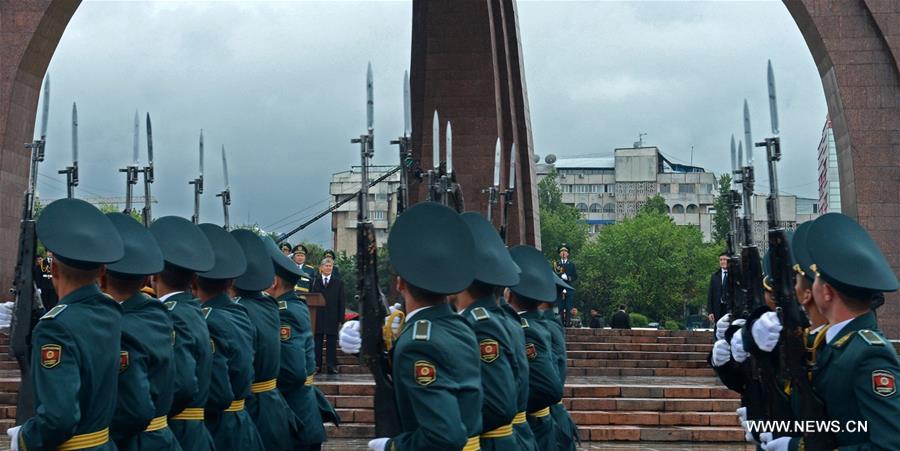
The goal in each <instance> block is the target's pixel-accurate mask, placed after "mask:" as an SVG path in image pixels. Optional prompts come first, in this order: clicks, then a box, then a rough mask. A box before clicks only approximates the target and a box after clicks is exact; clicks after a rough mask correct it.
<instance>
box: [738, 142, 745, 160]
mask: <svg viewBox="0 0 900 451" xmlns="http://www.w3.org/2000/svg"><path fill="white" fill-rule="evenodd" d="M737 155H738V164H739V165H741V164H744V143H743V142H741V141H738V154H737Z"/></svg>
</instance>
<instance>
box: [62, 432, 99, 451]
mask: <svg viewBox="0 0 900 451" xmlns="http://www.w3.org/2000/svg"><path fill="white" fill-rule="evenodd" d="M107 442H109V428H103V429H102V430H99V431H97V432H91V433H89V434H79V435H76V436H74V437H72V438H70V439H68V440H66V441H65V442H63V444H62V445H59V447H57V448H56V449H57V451H71V450H76V449H85V448H93V447H95V446H100V445H105V444H106V443H107Z"/></svg>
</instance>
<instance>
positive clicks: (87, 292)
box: [59, 283, 103, 304]
mask: <svg viewBox="0 0 900 451" xmlns="http://www.w3.org/2000/svg"><path fill="white" fill-rule="evenodd" d="M98 294H103V293H102V292H101V291H100V287H98V286H97V284H94V283H90V284H87V285H85V286H83V287H81V288H78V289H76V290H75V291H73V292H71V293H69V294H67V295H66V296H65V297H63V298H62V299H60V300H59V303H60V304H74V303H76V302H80V301H83V300H85V299H87V298H89V297H93V296H96V295H98Z"/></svg>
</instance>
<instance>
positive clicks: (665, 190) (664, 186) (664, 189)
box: [659, 183, 671, 194]
mask: <svg viewBox="0 0 900 451" xmlns="http://www.w3.org/2000/svg"><path fill="white" fill-rule="evenodd" d="M659 192H660V193H663V194H668V193H670V192H671V188H670V186H669V184H668V183H660V184H659Z"/></svg>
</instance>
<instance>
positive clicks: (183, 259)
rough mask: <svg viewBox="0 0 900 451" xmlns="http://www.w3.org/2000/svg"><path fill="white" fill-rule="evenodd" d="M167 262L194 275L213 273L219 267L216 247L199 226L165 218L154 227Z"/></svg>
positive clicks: (151, 225)
mask: <svg viewBox="0 0 900 451" xmlns="http://www.w3.org/2000/svg"><path fill="white" fill-rule="evenodd" d="M150 233H152V234H153V237H154V238H156V242H157V244H159V248H160V250H162V255H163V260H165V262H166V263H167V264H170V265H173V266H177V267H179V268H182V269H186V270H188V271H193V272H204V271H209V270H210V269H212V267H213V265H214V264H215V263H216V257H215V255H214V254H213V248H212V245H210V244H209V240H208V239H207V238H206V235H205V234H204V233H203V232H202V231H201V230H200V228H199V227H197V225H196V224H194V223H192V222H191V221H188V220H187V219H184V218H181V217H178V216H163V217H161V218H158V219H156V220H155V221H153V223H152V224H150Z"/></svg>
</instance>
